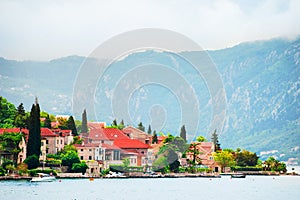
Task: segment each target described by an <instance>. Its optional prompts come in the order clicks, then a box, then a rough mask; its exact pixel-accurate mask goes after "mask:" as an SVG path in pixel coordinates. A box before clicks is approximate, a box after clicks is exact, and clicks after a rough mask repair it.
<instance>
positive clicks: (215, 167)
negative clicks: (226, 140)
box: [182, 142, 221, 173]
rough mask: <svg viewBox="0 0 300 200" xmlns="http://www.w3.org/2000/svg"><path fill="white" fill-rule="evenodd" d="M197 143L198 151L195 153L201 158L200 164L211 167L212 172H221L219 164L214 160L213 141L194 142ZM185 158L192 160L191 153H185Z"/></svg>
mask: <svg viewBox="0 0 300 200" xmlns="http://www.w3.org/2000/svg"><path fill="white" fill-rule="evenodd" d="M193 144H197V145H196V148H197V150H198V151H199V152H200V154H198V155H197V157H198V158H200V160H201V165H203V166H206V167H208V168H210V169H212V171H213V172H217V173H219V172H221V166H220V165H219V164H218V163H217V162H216V161H215V160H214V157H213V153H214V152H215V145H214V143H213V142H194V143H193ZM186 157H187V159H189V160H192V159H193V155H192V154H191V153H187V154H186ZM182 163H184V161H182Z"/></svg>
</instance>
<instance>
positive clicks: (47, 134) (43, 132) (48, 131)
mask: <svg viewBox="0 0 300 200" xmlns="http://www.w3.org/2000/svg"><path fill="white" fill-rule="evenodd" d="M56 136H58V135H57V134H55V133H54V132H53V131H51V129H49V128H41V137H56Z"/></svg>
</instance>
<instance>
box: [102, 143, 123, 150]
mask: <svg viewBox="0 0 300 200" xmlns="http://www.w3.org/2000/svg"><path fill="white" fill-rule="evenodd" d="M101 147H104V148H105V149H111V150H113V149H120V148H119V147H117V146H115V145H109V144H105V143H103V144H101Z"/></svg>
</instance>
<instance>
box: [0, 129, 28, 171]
mask: <svg viewBox="0 0 300 200" xmlns="http://www.w3.org/2000/svg"><path fill="white" fill-rule="evenodd" d="M3 133H23V135H24V136H23V137H22V138H21V141H20V142H19V149H20V152H19V153H18V155H17V157H15V155H14V154H13V153H12V151H11V149H0V165H1V164H2V161H3V159H9V160H16V162H17V163H22V162H23V161H24V160H25V159H26V149H27V146H26V134H28V130H27V129H21V131H20V129H19V128H0V134H3Z"/></svg>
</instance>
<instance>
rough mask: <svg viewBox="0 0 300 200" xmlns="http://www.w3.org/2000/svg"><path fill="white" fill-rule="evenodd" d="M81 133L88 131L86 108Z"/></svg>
mask: <svg viewBox="0 0 300 200" xmlns="http://www.w3.org/2000/svg"><path fill="white" fill-rule="evenodd" d="M81 133H88V126H87V115H86V110H85V109H84V111H83V113H82V124H81Z"/></svg>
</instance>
